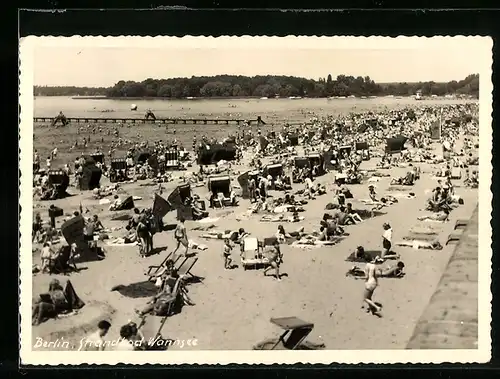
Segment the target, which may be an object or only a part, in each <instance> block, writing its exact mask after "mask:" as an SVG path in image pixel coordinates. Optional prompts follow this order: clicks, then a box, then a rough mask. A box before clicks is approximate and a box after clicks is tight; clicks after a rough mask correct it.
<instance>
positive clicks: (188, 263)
mask: <svg viewBox="0 0 500 379" xmlns="http://www.w3.org/2000/svg"><path fill="white" fill-rule="evenodd" d="M196 262H198V258H197V257H185V258H184V259H183V260H182V261H181V262H180V264H179V266H178V267H177V265H176V270H177V273H178V274H179V275H186V276H189V277H190V278H191V279H200V277H199V276H196V275H194V274H192V273H191V269H192V268H193V267H194V265H195V264H196Z"/></svg>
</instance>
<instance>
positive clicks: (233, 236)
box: [201, 228, 250, 244]
mask: <svg viewBox="0 0 500 379" xmlns="http://www.w3.org/2000/svg"><path fill="white" fill-rule="evenodd" d="M249 235H250V233H247V232H245V229H243V228H240V229H238V230H234V231H224V232H222V231H218V230H211V231H207V232H206V233H204V234H202V236H201V237H202V238H208V239H225V238H229V240H231V241H232V242H233V243H236V244H239V243H241V241H242V240H243V239H244V238H245V237H247V236H249Z"/></svg>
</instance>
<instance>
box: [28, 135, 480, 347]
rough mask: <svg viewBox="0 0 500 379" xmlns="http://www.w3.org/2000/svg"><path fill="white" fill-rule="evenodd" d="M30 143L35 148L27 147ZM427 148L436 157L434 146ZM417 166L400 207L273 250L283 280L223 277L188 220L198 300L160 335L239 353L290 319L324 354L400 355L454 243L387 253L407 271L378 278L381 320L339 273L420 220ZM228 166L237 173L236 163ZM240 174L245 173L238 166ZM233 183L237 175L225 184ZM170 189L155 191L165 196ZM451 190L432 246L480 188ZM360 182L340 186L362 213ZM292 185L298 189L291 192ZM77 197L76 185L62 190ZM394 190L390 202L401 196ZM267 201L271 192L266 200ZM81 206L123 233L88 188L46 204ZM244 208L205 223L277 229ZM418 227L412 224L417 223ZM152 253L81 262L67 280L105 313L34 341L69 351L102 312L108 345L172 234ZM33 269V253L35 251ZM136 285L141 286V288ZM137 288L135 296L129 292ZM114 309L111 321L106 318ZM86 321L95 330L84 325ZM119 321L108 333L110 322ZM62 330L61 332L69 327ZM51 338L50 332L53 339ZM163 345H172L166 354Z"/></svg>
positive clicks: (214, 214)
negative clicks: (387, 229)
mask: <svg viewBox="0 0 500 379" xmlns="http://www.w3.org/2000/svg"><path fill="white" fill-rule="evenodd" d="M35 146H36V144H35ZM433 148H434V149H435V150H436V151H437V150H438V149H439V148H440V145H438V144H436V145H435V146H433ZM377 161H378V159H372V160H370V161H367V162H363V163H362V165H361V167H360V169H361V170H368V169H373V168H375V164H376V162H377ZM417 165H419V166H421V170H422V175H421V178H420V179H419V180H418V181H416V183H415V184H414V186H413V187H412V188H411V191H412V192H414V193H415V194H416V197H415V198H413V199H407V198H401V199H400V200H399V202H398V203H396V204H393V205H391V206H389V207H386V208H385V209H384V213H385V214H384V215H381V216H377V217H374V218H371V219H367V220H365V221H363V222H362V223H360V224H358V225H353V226H348V227H347V228H346V231H347V232H348V233H349V236H348V237H347V238H345V239H344V240H343V241H341V242H340V243H338V244H336V245H335V246H325V247H316V248H296V247H291V246H287V245H283V246H282V247H281V249H282V252H283V255H284V263H283V265H282V268H281V271H282V274H286V276H284V277H283V280H282V281H281V282H276V281H275V280H273V278H272V277H264V276H263V275H262V271H261V270H248V271H243V269H242V268H241V265H240V267H238V268H237V269H234V270H229V271H228V270H224V268H223V258H222V242H221V241H217V240H204V239H202V238H201V234H202V232H200V231H193V228H195V227H197V226H208V225H209V224H206V223H201V222H196V221H187V222H186V227H187V230H188V236H189V238H190V240H194V241H196V242H198V243H202V244H204V245H206V246H207V249H206V250H204V251H199V252H198V257H199V261H198V262H197V264H196V265H195V266H194V268H193V270H192V272H193V273H195V274H196V275H197V276H200V277H203V278H204V280H203V282H202V283H195V284H192V285H190V286H189V295H190V297H191V299H192V300H193V301H194V302H195V303H196V305H195V306H192V307H189V306H187V307H184V308H183V310H182V312H181V313H180V314H177V315H174V316H171V317H169V318H168V320H167V321H166V323H165V325H164V327H163V330H162V335H163V336H164V337H166V338H172V339H190V338H195V339H197V340H198V345H197V346H196V347H184V349H196V350H247V349H250V348H251V347H252V346H253V345H254V344H255V343H257V342H259V341H261V340H264V339H267V338H271V337H274V336H277V335H278V334H279V330H278V329H277V328H276V327H275V326H273V325H272V324H271V323H270V322H269V320H270V318H272V317H283V316H297V317H299V318H301V319H303V320H306V321H309V322H312V323H314V324H315V327H314V330H313V332H312V333H311V335H310V337H309V338H308V339H309V340H312V341H314V342H322V343H324V344H325V345H326V348H327V349H404V348H406V347H407V344H408V341H409V340H410V338H411V336H412V334H413V331H414V329H415V325H416V323H417V321H418V320H419V318H420V317H421V315H422V312H423V311H424V309H425V308H426V306H427V305H428V303H429V300H430V298H431V296H432V295H433V293H434V291H435V290H436V287H437V285H438V282H439V280H440V278H441V275H442V273H443V270H444V269H445V267H446V265H447V264H448V261H449V259H450V256H451V254H452V252H453V249H454V248H455V245H454V244H450V245H448V246H444V248H443V249H442V250H436V251H434V250H423V249H420V250H415V249H413V248H409V247H397V246H396V247H395V248H394V250H395V251H396V252H398V253H399V254H400V255H401V260H402V261H404V263H405V265H406V270H405V271H406V276H405V277H404V278H403V279H381V280H380V285H379V287H378V288H377V291H376V292H375V295H374V299H375V300H376V301H378V302H380V303H381V304H382V305H383V311H382V314H383V317H382V318H376V317H373V316H372V315H369V314H367V313H365V312H364V311H362V310H361V309H360V308H361V304H362V293H363V281H358V280H354V279H352V278H349V277H346V276H345V273H346V271H347V270H349V269H350V267H351V266H352V265H353V263H352V262H346V261H345V260H346V258H347V257H348V255H349V254H350V253H351V252H352V251H354V249H355V248H356V246H359V245H362V246H364V247H365V249H366V250H381V249H382V246H381V234H382V231H383V230H382V224H383V223H384V222H389V223H390V224H391V225H392V227H393V230H394V240H395V241H398V240H402V239H403V237H404V236H405V235H406V234H407V232H408V230H409V229H410V228H411V227H413V226H415V225H417V224H418V223H419V221H417V217H418V216H421V215H422V214H424V213H425V212H423V209H424V208H425V205H426V199H427V198H428V196H429V195H428V194H429V193H430V190H432V189H433V188H434V187H435V184H436V179H435V178H432V172H434V171H435V169H436V167H437V166H435V167H433V166H432V165H429V164H417ZM234 169H235V170H239V169H240V167H238V166H235V167H234ZM241 171H243V167H241ZM406 171H407V169H406V168H394V169H391V172H390V174H391V176H392V177H396V176H403V175H404V174H405V172H406ZM235 179H236V178H235V177H234V178H233V180H235ZM316 181H317V182H322V183H324V184H325V185H326V186H327V189H328V188H330V187H331V185H332V182H333V174H332V173H329V174H327V175H325V176H323V177H320V178H318V179H316ZM389 182H390V178H388V177H384V178H380V181H379V182H377V183H376V185H377V192H378V193H380V194H383V193H386V191H387V190H388V189H389V187H390V183H389ZM178 184H179V183H176V182H171V183H167V184H164V185H163V186H164V188H165V190H164V191H165V193H166V194H168V193H169V192H170V190H172V189H173V188H174V187H175V186H176V185H178ZM456 185H457V188H456V191H457V192H458V193H459V194H460V195H461V197H462V198H463V199H464V205H461V206H460V207H459V208H457V209H455V210H454V211H453V212H452V214H451V217H450V221H449V222H446V223H444V224H442V225H439V227H440V228H441V231H440V232H439V240H440V242H441V243H442V244H443V245H444V243H445V242H446V238H447V236H448V235H449V234H450V233H451V232H452V231H453V227H454V223H455V220H457V219H466V218H469V217H470V216H471V215H472V212H473V210H474V209H475V207H476V205H477V201H478V199H477V190H471V189H468V188H464V187H461V186H460V183H459V181H456ZM367 186H368V185H367V183H365V184H361V185H352V186H349V188H350V190H351V192H352V193H353V195H354V199H352V203H353V206H354V208H366V206H364V205H363V204H362V203H360V202H359V201H358V200H359V199H363V198H367V197H368V196H367V194H368V188H367ZM122 187H123V189H124V190H125V191H126V192H127V193H128V194H130V195H132V194H133V195H134V196H140V197H142V200H139V201H136V202H135V204H136V206H138V207H147V206H151V205H152V202H153V197H154V191H155V187H144V186H141V185H140V184H139V183H133V184H124V185H123V186H122ZM294 188H296V189H298V188H301V187H300V185H296V187H294ZM70 191H71V192H74V189H71V190H70ZM194 192H195V193H198V194H200V196H201V197H202V198H205V197H206V194H207V188H206V186H205V187H200V188H195V189H194ZM408 192H409V191H406V192H402V191H401V192H400V191H394V192H390V193H391V194H392V195H393V196H397V194H398V193H400V194H403V193H408ZM271 194H273V193H271ZM331 201H332V199H331V198H330V196H329V195H328V192H327V194H326V195H323V196H319V197H317V198H316V200H313V201H310V202H309V204H307V205H306V206H305V209H306V210H305V212H304V213H303V214H302V216H304V217H305V220H304V221H302V222H300V223H296V224H284V226H285V228H286V229H287V231H288V230H290V231H291V230H294V229H296V228H298V227H300V226H303V227H304V228H305V229H306V230H312V228H313V226H314V225H317V224H318V223H319V220H320V219H321V217H322V215H323V213H324V209H325V205H326V204H327V203H329V202H331ZM80 202H81V203H82V205H83V207H84V208H87V209H89V211H90V213H89V214H94V213H97V214H99V217H100V219H101V220H102V222H103V224H104V225H105V226H106V227H107V228H113V227H120V226H123V222H119V221H111V220H110V216H111V212H109V211H107V209H105V207H104V206H99V204H98V201H96V200H93V199H92V198H91V193H90V192H86V193H80V194H77V195H75V196H72V197H69V198H66V199H61V200H57V201H55V202H49V203H54V204H56V205H57V206H59V207H61V208H63V209H64V211H65V212H66V213H68V212H72V211H74V210H76V209H77V208H78V205H79V203H80ZM47 206H48V204H47V202H43V203H37V204H36V205H35V209H34V211H39V212H44V209H46V207H47ZM248 206H249V201H248V200H241V201H240V205H239V206H238V207H237V208H226V209H223V210H217V211H212V210H211V211H210V218H214V219H217V221H215V222H213V224H215V229H217V230H235V229H237V228H239V227H243V228H245V230H246V231H248V232H250V233H251V235H253V236H256V237H258V238H259V239H263V238H265V237H270V236H272V235H274V233H275V232H276V228H277V226H278V223H275V222H274V223H273V222H269V223H265V222H259V221H258V219H259V216H258V215H254V216H253V217H252V218H251V219H250V220H247V221H238V220H237V218H239V216H240V215H241V213H243V211H244V210H245V209H246V208H247V207H248ZM174 213H175V212H173V213H170V214H168V215H167V216H166V217H165V219H164V221H165V223H175V222H176V221H175V216H174ZM420 224H421V223H420ZM154 244H155V247H162V248H165V250H164V251H162V252H160V253H159V254H157V255H153V256H150V257H148V258H141V257H140V256H139V255H138V253H137V247H136V246H106V245H105V244H104V245H103V247H104V248H105V250H106V252H107V257H106V259H104V260H103V261H99V262H87V263H82V264H80V265H79V266H82V267H84V268H85V269H84V270H82V271H80V272H78V273H73V274H71V276H70V277H69V278H70V279H71V282H72V283H73V285H74V287H75V289H76V291H77V293H78V295H79V296H80V297H81V298H82V299H83V300H84V301H85V302H88V303H89V304H90V303H91V302H101V303H103V304H106V305H107V306H108V307H109V308H108V309H104V306H102V305H100V304H98V305H96V306H95V307H94V308H92V312H90V311H88V313H91V314H85V312H86V311H85V309H86V308H87V306H86V307H84V308H83V309H82V311H81V314H80V315H78V316H75V317H78V322H79V325H73V322H72V320H71V317H69V318H66V319H62V320H48V321H47V322H45V323H43V324H42V325H40V326H37V327H33V331H32V336H33V338H34V339H36V337H43V338H44V339H48V340H50V339H54V338H58V337H62V336H65V337H64V338H66V339H70V340H71V341H72V343H73V347H74V348H75V349H76V348H78V341H79V339H81V338H82V337H83V336H84V335H85V334H87V333H89V332H90V331H91V330H92V329H94V328H95V322H96V321H98V319H100V318H104V317H105V316H106V317H109V318H110V319H111V322H112V325H113V327H112V328H111V330H110V333H109V336H108V338H109V339H113V338H118V330H119V325H122V324H125V323H127V321H128V320H136V319H137V317H136V315H135V313H134V308H141V307H142V306H144V304H145V303H146V301H147V300H148V299H149V298H150V297H151V295H152V294H154V293H151V292H150V291H149V292H148V291H146V290H142V291H138V290H137V289H138V288H142V287H141V286H143V285H144V282H145V281H146V277H145V275H144V272H145V270H147V268H148V266H149V265H154V264H159V263H160V262H161V261H162V260H163V259H164V257H165V256H166V254H167V252H170V251H171V250H172V249H173V248H174V247H175V241H174V238H173V233H172V232H163V233H160V234H157V235H155V238H154ZM33 259H34V263H36V261H37V260H38V257H36V256H34V257H33ZM233 259H235V260H236V261H237V263H239V262H238V261H239V257H238V253H237V252H236V253H233ZM54 278H58V279H60V280H61V281H64V280H65V279H68V277H66V276H58V275H50V276H49V275H43V274H36V275H35V276H34V277H33V294H36V293H38V292H42V291H44V289H46V288H47V287H48V284H49V282H50V281H51V280H52V279H54ZM141 283H142V284H141ZM117 285H124V286H128V287H129V288H132V289H133V288H134V287H135V289H136V290H135V291H134V290H132V291H129V292H135V294H133V295H132V296H133V297H131V296H130V294H129V296H125V295H123V294H121V293H120V292H118V291H111V288H112V287H114V286H117ZM137 292H141V293H140V294H137ZM112 310H114V312H113V314H110V313H111V312H112ZM160 319H161V318H160V317H155V316H149V317H148V320H147V323H146V325H145V327H144V332H145V334H147V333H151V334H154V332H155V331H156V329H157V328H158V326H159V322H160ZM92 323H94V324H92ZM115 326H116V327H115ZM72 328H73V330H71V332H70V333H69V334H66V335H65V332H64V330H70V329H72ZM58 333H59V334H58ZM171 349H175V347H172V348H171Z"/></svg>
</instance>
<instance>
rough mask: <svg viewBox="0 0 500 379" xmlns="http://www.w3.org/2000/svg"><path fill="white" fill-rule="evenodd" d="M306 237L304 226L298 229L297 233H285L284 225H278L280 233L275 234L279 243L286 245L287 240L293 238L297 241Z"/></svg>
mask: <svg viewBox="0 0 500 379" xmlns="http://www.w3.org/2000/svg"><path fill="white" fill-rule="evenodd" d="M304 235H306V233H304V227H303V226H302V227H300V228H299V229H297V230H296V231H292V232H290V233H287V232H286V231H285V228H284V227H283V225H278V231H277V232H276V234H275V236H276V238H277V239H278V242H279V243H286V240H287V239H292V238H295V239H297V238H300V237H302V236H304Z"/></svg>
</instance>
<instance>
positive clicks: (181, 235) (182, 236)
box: [172, 217, 189, 256]
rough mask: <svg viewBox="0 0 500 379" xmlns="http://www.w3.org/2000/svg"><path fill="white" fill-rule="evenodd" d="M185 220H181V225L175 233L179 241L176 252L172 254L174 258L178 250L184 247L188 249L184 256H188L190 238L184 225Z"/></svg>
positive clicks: (178, 225)
mask: <svg viewBox="0 0 500 379" xmlns="http://www.w3.org/2000/svg"><path fill="white" fill-rule="evenodd" d="M184 221H185V220H184V218H182V217H181V218H180V219H179V223H178V224H177V226H176V228H175V231H174V237H175V239H176V241H177V247H176V248H175V250H174V252H173V253H172V255H173V256H175V253H176V252H177V250H179V247H180V246H181V245H182V246H184V248H185V249H186V250H185V251H184V254H181V255H184V256H187V255H188V248H189V242H188V237H187V231H186V226H185V225H184Z"/></svg>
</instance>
